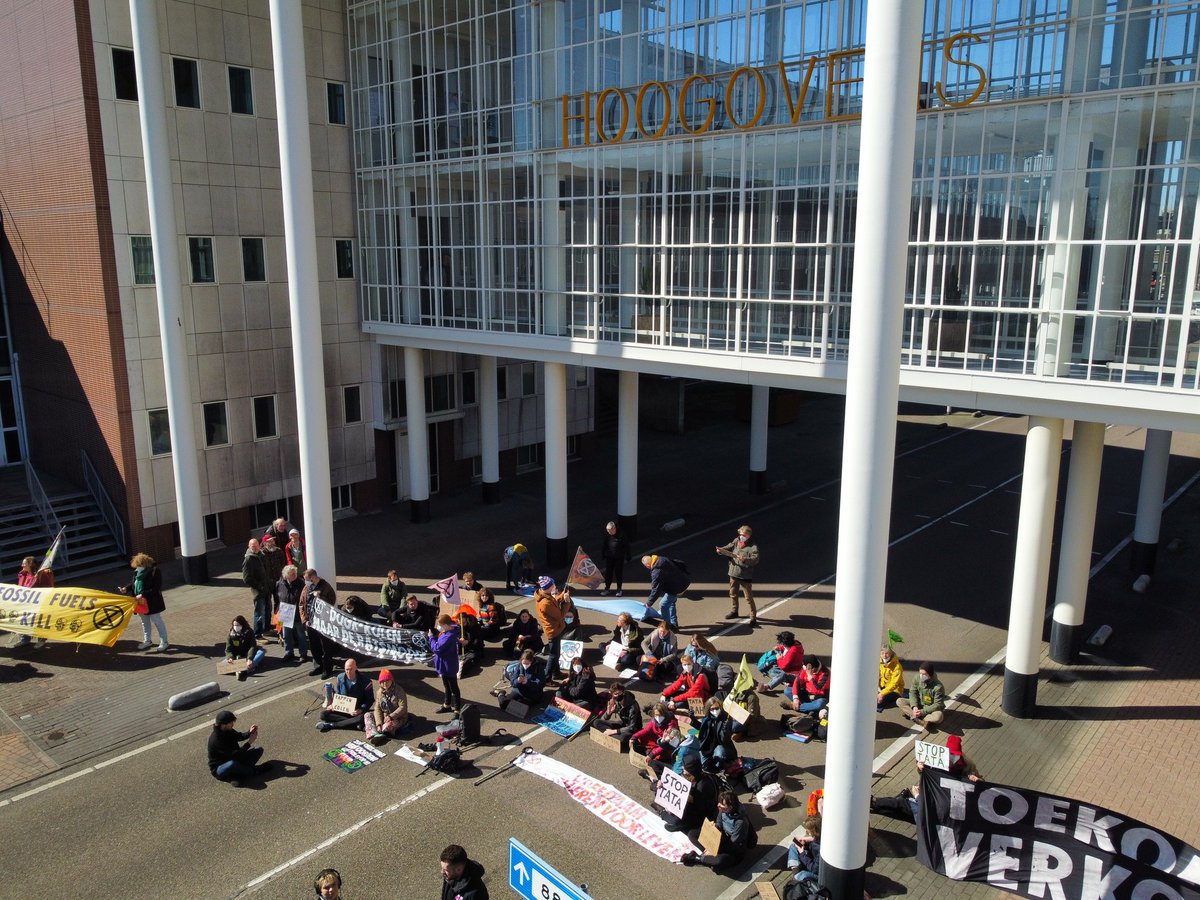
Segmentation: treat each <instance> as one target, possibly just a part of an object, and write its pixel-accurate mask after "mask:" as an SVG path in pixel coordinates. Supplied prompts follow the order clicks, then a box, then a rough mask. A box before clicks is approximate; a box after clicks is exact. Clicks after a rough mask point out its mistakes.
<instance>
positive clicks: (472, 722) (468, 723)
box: [458, 703, 480, 744]
mask: <svg viewBox="0 0 1200 900" xmlns="http://www.w3.org/2000/svg"><path fill="white" fill-rule="evenodd" d="M458 720H459V722H460V723H461V725H462V731H461V732H460V734H459V736H458V742H459V743H460V744H478V743H479V736H480V731H479V707H478V706H476V705H475V704H474V703H464V704H463V707H462V709H461V710H459V713H458Z"/></svg>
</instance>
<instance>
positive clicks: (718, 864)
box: [679, 787, 758, 869]
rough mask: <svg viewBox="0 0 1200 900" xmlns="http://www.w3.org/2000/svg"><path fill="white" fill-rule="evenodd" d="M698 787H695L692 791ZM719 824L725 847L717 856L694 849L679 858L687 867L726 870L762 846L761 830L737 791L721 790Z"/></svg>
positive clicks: (717, 820)
mask: <svg viewBox="0 0 1200 900" xmlns="http://www.w3.org/2000/svg"><path fill="white" fill-rule="evenodd" d="M695 790H696V789H695V788H694V787H693V788H692V792H693V793H694V792H695ZM716 824H717V830H718V831H720V832H721V848H720V850H718V851H717V854H716V856H709V855H708V854H705V855H704V856H701V855H700V854H699V853H696V852H695V851H691V852H689V853H685V854H683V856H681V857H680V858H679V861H680V862H681V863H683V864H684V865H685V866H708V867H709V868H712V869H724V868H728V867H729V866H735V865H737V864H738V863H740V862H741V861H742V859H743V858H744V857H745V856H746V854H747V853H748V852H750V850H752V849H753V848H754V847H757V846H758V833H757V832H756V831H755V830H754V826H753V825H751V824H750V820H749V819H747V818H746V812H745V810H744V809H743V808H742V804H741V801H740V800H738V797H737V794H735V793H734V792H733V791H721V793H720V794H719V795H718V796H717V819H716Z"/></svg>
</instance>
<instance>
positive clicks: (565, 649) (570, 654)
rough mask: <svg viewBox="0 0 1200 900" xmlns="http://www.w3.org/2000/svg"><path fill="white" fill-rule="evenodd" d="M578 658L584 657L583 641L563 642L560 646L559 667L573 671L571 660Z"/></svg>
mask: <svg viewBox="0 0 1200 900" xmlns="http://www.w3.org/2000/svg"><path fill="white" fill-rule="evenodd" d="M577 656H583V641H563V642H562V643H561V644H559V650H558V667H559V668H560V669H563V670H565V671H567V672H569V671H571V660H573V659H574V658H575V657H577Z"/></svg>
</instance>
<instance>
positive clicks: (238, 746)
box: [208, 709, 271, 786]
mask: <svg viewBox="0 0 1200 900" xmlns="http://www.w3.org/2000/svg"><path fill="white" fill-rule="evenodd" d="M236 721H237V716H235V715H234V714H233V711H232V710H228V709H223V710H221V711H220V712H219V713H217V720H216V722H214V723H213V728H212V731H211V732H210V733H209V735H208V771H210V772H212V774H213V777H214V778H219V779H221V780H222V781H232V782H233V783H234V785H236V786H240V783H241V781H242V779H243V778H249V777H250V776H251V775H259V774H262V773H263V772H269V771H270V770H271V764H270V763H269V762H268V763H261V764H259V763H258V761H259V760H260V759H262V755H263V748H262V747H255V746H254V742H255V741H257V740H258V726H257V725H251V726H250V730H249V731H234V729H233V723H234V722H236Z"/></svg>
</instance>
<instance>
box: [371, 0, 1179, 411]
mask: <svg viewBox="0 0 1200 900" xmlns="http://www.w3.org/2000/svg"><path fill="white" fill-rule="evenodd" d="M348 16H349V34H350V52H351V65H352V75H351V124H352V126H353V127H354V131H355V153H356V171H357V182H358V198H357V199H358V204H359V217H360V218H359V235H360V245H359V248H358V250H359V262H360V271H359V277H360V290H361V300H362V315H363V321H364V322H365V323H372V324H393V325H398V326H414V325H420V326H433V327H440V328H450V327H452V328H466V329H480V330H485V331H489V332H509V333H511V332H517V333H526V334H533V335H554V336H566V337H570V338H572V339H574V340H577V341H591V342H600V343H604V342H618V343H619V342H632V343H638V342H651V343H655V344H658V345H661V346H668V347H674V348H689V349H698V350H704V351H708V352H712V351H717V352H724V353H731V354H743V355H745V354H749V355H763V356H766V357H771V358H789V359H798V360H815V361H825V360H843V359H844V358H845V356H846V352H847V346H848V342H847V337H848V326H849V321H850V314H851V306H850V291H851V273H852V268H853V257H854V221H855V210H856V204H857V200H858V195H857V171H856V170H857V163H858V154H859V146H858V141H859V134H860V128H859V120H858V116H859V113H860V111H861V91H862V82H861V78H862V62H863V52H862V47H863V35H864V26H865V4H864V3H863V2H862V0H858V2H833V0H809V2H768V0H740V2H733V0H668V2H665V3H661V2H660V3H647V2H644V0H606V2H599V3H597V2H592V0H568V2H560V3H542V4H532V3H512V2H509V3H505V2H489V0H451V2H443V0H414V2H409V3H403V2H401V3H396V2H377V0H371V2H362V3H351V4H349V5H348ZM1198 34H1200V2H1196V0H1189V2H1158V3H1151V2H1143V0H1111V2H1109V0H950V2H947V0H929V2H928V3H927V4H926V10H925V28H924V48H923V54H922V67H921V75H920V91H919V100H918V109H917V110H916V113H915V114H916V115H917V137H916V142H917V143H916V161H915V169H914V177H915V182H914V186H913V196H912V216H911V224H910V231H909V254H910V259H909V267H908V280H907V283H906V284H905V286H904V287H905V290H904V298H905V299H904V302H905V308H906V319H905V331H904V349H903V356H902V360H903V363H904V365H905V366H906V367H909V368H914V367H915V368H931V369H934V370H936V371H938V372H939V373H943V374H945V375H946V376H947V377H948V378H949V377H952V375H953V373H954V372H955V371H958V372H962V373H970V374H971V375H973V376H974V375H979V374H983V375H1001V376H1006V377H1013V376H1015V377H1034V378H1055V379H1071V380H1081V381H1088V382H1093V383H1101V382H1102V383H1115V384H1131V383H1136V384H1141V385H1147V386H1155V387H1158V388H1161V389H1166V390H1169V391H1189V392H1190V391H1194V390H1196V389H1197V374H1196V371H1197V363H1196V348H1197V345H1198V339H1200V315H1198V313H1197V311H1196V301H1195V295H1196V288H1197V284H1198V282H1200V269H1198V263H1200V232H1198V231H1197V223H1196V216H1195V208H1196V197H1197V193H1198V191H1200V135H1197V132H1196V128H1195V125H1194V120H1195V116H1196V108H1195V107H1196V104H1197V92H1196V87H1197V74H1198V67H1197V47H1198V43H1200V38H1198Z"/></svg>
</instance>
